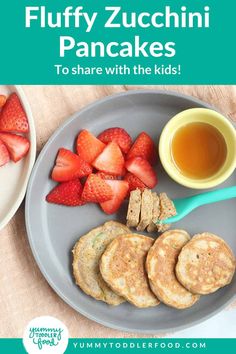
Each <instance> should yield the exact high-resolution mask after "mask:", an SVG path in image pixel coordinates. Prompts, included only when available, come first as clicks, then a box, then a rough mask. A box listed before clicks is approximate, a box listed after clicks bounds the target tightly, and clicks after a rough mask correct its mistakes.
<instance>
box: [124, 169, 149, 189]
mask: <svg viewBox="0 0 236 354" xmlns="http://www.w3.org/2000/svg"><path fill="white" fill-rule="evenodd" d="M124 180H125V181H127V182H128V183H129V191H130V192H131V191H133V190H135V189H140V190H141V191H143V190H144V189H145V188H147V186H146V185H145V184H144V183H143V182H142V181H141V180H140V179H139V178H138V177H136V176H135V175H133V174H132V173H130V172H128V173H127V174H126V175H125V178H124Z"/></svg>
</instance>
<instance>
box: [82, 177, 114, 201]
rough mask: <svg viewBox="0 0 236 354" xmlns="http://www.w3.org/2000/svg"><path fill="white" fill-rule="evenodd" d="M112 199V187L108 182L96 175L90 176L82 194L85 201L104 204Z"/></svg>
mask: <svg viewBox="0 0 236 354" xmlns="http://www.w3.org/2000/svg"><path fill="white" fill-rule="evenodd" d="M112 197H113V192H112V189H111V187H110V186H109V185H108V184H107V181H105V180H104V179H102V178H101V177H99V176H97V175H95V174H91V175H89V176H88V178H87V180H86V182H85V185H84V189H83V193H82V200H83V201H85V202H90V203H102V202H105V201H107V200H110V199H111V198H112Z"/></svg>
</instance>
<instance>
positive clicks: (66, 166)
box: [52, 148, 92, 182]
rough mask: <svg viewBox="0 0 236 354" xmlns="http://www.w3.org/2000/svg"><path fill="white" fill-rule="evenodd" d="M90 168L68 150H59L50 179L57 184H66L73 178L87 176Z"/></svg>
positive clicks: (90, 170) (90, 171)
mask: <svg viewBox="0 0 236 354" xmlns="http://www.w3.org/2000/svg"><path fill="white" fill-rule="evenodd" d="M90 173H92V167H91V166H90V165H89V164H88V163H87V162H86V161H84V160H83V159H82V158H81V157H80V156H78V155H76V154H74V153H73V152H71V151H70V150H67V149H64V148H61V149H59V152H58V155H57V159H56V165H55V166H54V168H53V171H52V179H53V180H54V181H57V182H66V181H70V180H72V179H75V178H81V177H84V176H88V175H89V174H90Z"/></svg>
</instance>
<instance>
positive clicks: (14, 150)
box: [0, 133, 30, 162]
mask: <svg viewBox="0 0 236 354" xmlns="http://www.w3.org/2000/svg"><path fill="white" fill-rule="evenodd" d="M0 139H1V140H2V141H3V142H4V144H5V145H6V147H7V150H8V152H9V154H10V157H11V159H12V160H13V161H14V162H18V161H20V160H21V159H22V158H23V157H24V156H25V155H26V154H27V153H28V151H29V148H30V143H29V140H28V139H26V138H24V137H23V136H21V135H16V134H11V133H0Z"/></svg>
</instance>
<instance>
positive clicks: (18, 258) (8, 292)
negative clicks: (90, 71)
mask: <svg viewBox="0 0 236 354" xmlns="http://www.w3.org/2000/svg"><path fill="white" fill-rule="evenodd" d="M140 88H148V89H165V90H175V91H178V92H182V93H185V94H189V95H192V96H195V97H197V98H200V99H201V100H203V101H206V102H208V103H210V104H212V105H213V106H215V107H216V108H217V109H219V110H220V111H221V112H223V113H224V114H225V115H228V116H229V117H230V118H231V119H233V120H235V121H236V86H148V87H141V86H139V87H134V86H23V89H24V91H25V93H26V96H27V98H28V100H29V102H30V104H31V108H32V112H33V115H34V118H35V126H36V133H37V150H38V152H39V151H40V150H41V148H42V147H43V145H44V144H45V143H46V142H47V140H48V138H49V137H50V136H51V134H52V133H53V132H54V131H55V129H57V128H58V127H59V126H60V125H61V124H62V123H63V122H64V121H65V120H66V119H67V118H68V117H69V116H70V115H71V114H73V113H74V112H76V111H78V110H80V109H81V108H83V107H84V106H86V105H87V104H89V103H91V102H93V101H95V100H97V99H99V98H102V97H105V96H107V95H111V94H114V93H118V92H124V91H127V90H133V89H140ZM0 250H1V257H0V321H1V323H0V337H22V334H23V330H24V328H25V326H26V325H27V323H28V322H29V321H30V320H31V319H32V318H34V317H37V316H42V315H51V316H55V317H57V318H58V319H60V320H62V321H63V322H64V323H65V324H66V326H67V327H68V329H69V333H70V336H71V337H126V338H128V337H145V336H143V335H137V334H130V333H123V332H119V331H116V330H112V329H109V328H106V327H104V326H101V325H99V324H96V323H95V322H93V321H90V320H88V319H87V318H85V317H83V316H82V315H80V314H78V313H77V312H76V311H74V310H73V309H71V308H70V307H69V306H68V305H67V304H65V303H64V302H63V301H62V300H61V299H60V298H59V297H58V296H57V295H56V293H55V292H54V291H53V290H52V289H51V287H50V286H49V285H48V283H47V282H46V280H45V279H44V278H43V276H42V275H41V273H40V271H39V269H38V267H37V265H36V263H35V261H34V258H33V256H32V253H31V250H30V247H29V244H28V240H27V235H26V230H25V221H24V203H23V204H22V205H21V207H20V208H19V210H18V212H17V213H16V215H15V216H14V218H13V219H12V220H11V221H10V223H9V224H8V225H7V226H6V227H5V228H4V229H3V230H2V231H0ZM231 306H232V305H231ZM234 306H236V304H234ZM149 337H150V336H149ZM152 337H155V336H152Z"/></svg>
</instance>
